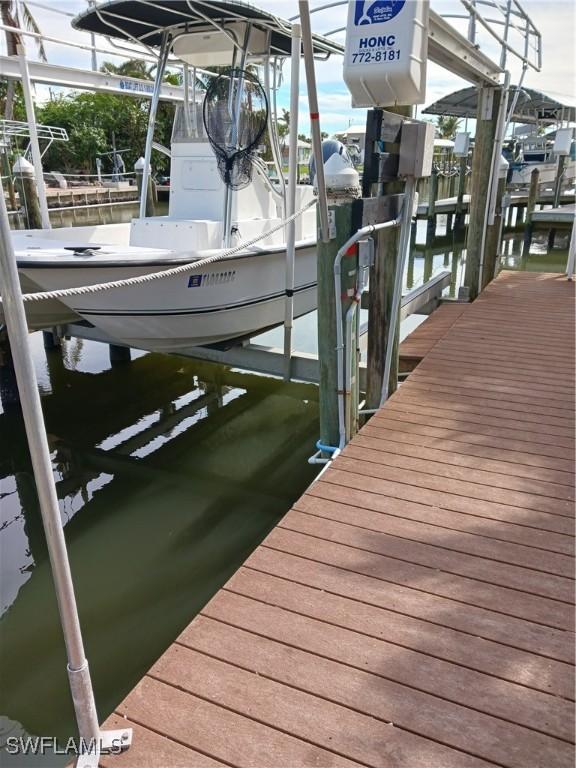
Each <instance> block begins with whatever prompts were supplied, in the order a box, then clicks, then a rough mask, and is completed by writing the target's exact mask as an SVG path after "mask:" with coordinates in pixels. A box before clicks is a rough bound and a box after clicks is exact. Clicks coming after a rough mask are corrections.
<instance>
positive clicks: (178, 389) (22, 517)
mask: <svg viewBox="0 0 576 768" xmlns="http://www.w3.org/2000/svg"><path fill="white" fill-rule="evenodd" d="M38 336H39V334H37V335H36V337H35V339H34V342H35V359H36V364H37V367H38V369H39V372H40V373H41V382H42V390H43V398H42V401H43V409H44V414H45V419H46V425H47V431H48V433H49V442H50V449H51V452H52V461H53V467H54V478H55V480H56V487H57V492H58V498H59V500H60V507H61V514H62V519H63V522H64V524H65V531H66V538H67V541H68V545H69V551H70V558H71V564H72V569H73V574H74V579H75V584H76V591H77V596H78V603H79V608H80V613H81V620H82V624H83V628H84V631H85V636H86V646H87V653H88V657H89V659H90V664H91V669H92V676H93V680H94V684H95V692H96V698H97V702H98V706H99V711H100V714H101V715H102V716H106V714H107V713H108V712H110V711H111V710H112V708H113V707H114V706H115V704H117V703H118V702H119V701H120V700H121V699H122V698H123V697H124V696H125V695H126V693H127V692H128V691H129V690H130V689H131V688H132V687H133V685H134V684H135V683H136V682H137V680H138V679H139V678H140V677H141V675H142V674H143V673H144V672H145V670H146V669H147V668H148V667H149V666H150V665H151V663H152V662H153V661H154V660H155V659H156V658H157V657H158V656H159V655H160V654H161V653H162V651H163V650H164V649H165V648H166V647H167V645H168V644H169V643H170V642H171V641H173V639H174V638H175V637H176V636H177V634H178V632H179V631H180V630H181V629H182V628H183V627H184V626H185V625H186V624H187V623H188V622H189V621H190V619H191V618H192V617H193V616H194V615H195V613H196V612H197V611H198V610H199V609H200V608H201V607H202V605H203V604H204V603H205V602H206V601H207V600H208V599H209V598H210V596H211V595H212V594H213V593H214V592H215V591H216V590H217V589H218V587H219V586H220V585H221V584H222V583H223V582H224V581H226V579H227V578H228V577H229V576H230V575H231V574H232V573H233V571H234V570H236V568H237V567H238V566H239V564H240V563H241V562H242V561H243V560H244V559H245V558H246V557H247V555H248V554H249V553H250V552H251V551H252V549H253V548H254V547H255V546H256V544H257V543H258V542H259V541H260V540H261V539H262V538H263V536H264V535H265V534H266V533H267V532H268V530H269V529H270V528H271V527H272V526H273V525H274V524H275V523H276V522H277V521H278V519H279V518H280V517H281V515H282V514H284V513H285V512H286V510H287V509H288V508H289V506H290V504H291V503H292V501H293V500H294V499H295V498H297V497H298V496H299V495H301V493H302V492H303V490H304V489H305V487H306V486H307V485H308V483H309V482H310V481H311V479H312V477H313V474H314V470H313V469H312V468H311V467H310V466H309V465H308V464H307V462H306V459H307V456H308V454H309V453H310V446H311V445H313V442H314V440H315V439H316V436H317V431H318V424H317V389H316V388H315V387H313V386H305V385H293V384H284V383H282V382H279V381H275V380H270V379H266V378H264V377H258V376H252V375H248V374H245V373H241V372H239V371H234V370H228V369H226V368H224V367H220V366H214V365H212V364H205V365H204V364H201V363H195V362H194V363H193V362H190V361H187V360H183V359H182V358H176V357H167V356H166V357H165V356H159V355H152V354H146V355H142V356H141V357H139V358H138V359H136V360H134V361H133V362H131V363H127V364H123V365H120V366H117V367H113V368H112V367H109V365H108V366H107V367H106V369H101V370H99V371H98V372H95V373H94V372H93V373H86V372H85V371H83V370H81V369H82V367H83V366H86V364H87V361H88V360H89V359H90V358H91V357H92V356H93V354H94V353H95V352H96V345H94V344H92V343H90V342H83V344H81V345H79V344H78V342H77V340H74V341H71V342H66V343H65V346H64V349H63V353H62V354H61V352H60V351H59V350H50V351H46V352H44V350H43V349H42V347H41V344H40V343H39V342H38ZM88 367H90V365H88ZM0 436H1V439H0V494H1V495H0V499H1V513H2V518H1V524H0V525H1V527H0V548H1V554H2V588H1V601H0V606H1V610H2V614H3V615H2V619H1V621H0V643H1V649H2V651H1V659H0V665H1V668H2V679H3V691H4V696H3V705H4V706H3V710H4V711H3V712H2V713H1V714H3V715H5V718H7V719H4V728H2V725H0V730H4V734H5V735H6V733H8V732H9V731H10V732H13V729H14V728H18V727H19V726H18V724H22V727H23V728H24V729H25V730H26V731H27V732H29V733H36V734H44V735H58V736H60V737H62V738H66V737H68V736H69V734H70V733H71V732H73V730H74V727H73V714H72V709H71V704H70V700H69V694H68V685H67V679H66V674H65V663H66V662H65V655H64V649H63V644H62V637H61V631H60V626H59V622H58V618H57V611H56V605H55V599H54V594H53V586H52V582H51V577H50V569H49V564H48V561H47V552H46V547H45V543H44V535H43V531H42V526H41V520H40V515H39V509H38V503H37V498H36V493H35V488H34V482H33V477H32V470H31V466H30V460H29V456H28V452H27V447H26V441H25V437H24V430H23V425H22V420H21V414H20V412H19V410H18V409H17V408H16V407H14V406H10V405H9V404H6V407H5V408H4V410H3V413H2V414H1V415H0ZM14 723H16V725H14ZM10 729H12V730H10ZM4 757H5V756H2V759H0V762H2V765H4V762H3V758H4ZM57 763H58V761H56V762H55V763H54V764H57ZM10 764H12V763H10ZM24 764H26V763H25V762H24V763H20V765H24ZM44 764H45V765H46V764H51V763H49V762H45V763H44Z"/></svg>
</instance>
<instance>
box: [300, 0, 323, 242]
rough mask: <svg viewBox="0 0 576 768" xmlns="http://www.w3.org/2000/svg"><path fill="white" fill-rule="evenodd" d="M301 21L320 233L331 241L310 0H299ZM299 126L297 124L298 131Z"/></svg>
mask: <svg viewBox="0 0 576 768" xmlns="http://www.w3.org/2000/svg"><path fill="white" fill-rule="evenodd" d="M298 10H299V11H300V22H301V24H302V46H303V49H304V66H305V68H306V85H307V90H308V108H309V111H310V129H311V134H312V151H313V153H314V161H315V165H316V186H317V187H318V210H319V213H320V234H321V237H322V241H323V242H324V243H328V242H329V241H330V235H329V226H328V201H327V199H326V182H325V180H324V162H323V160H322V134H321V133H320V113H319V110H318V93H317V90H316V72H315V71H314V46H313V43H312V28H311V26H310V8H309V6H308V0H298ZM297 130H298V127H297V126H296V131H297Z"/></svg>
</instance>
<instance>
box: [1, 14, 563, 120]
mask: <svg viewBox="0 0 576 768" xmlns="http://www.w3.org/2000/svg"><path fill="white" fill-rule="evenodd" d="M408 1H409V2H410V0H408ZM38 2H39V3H40V5H42V6H51V5H53V6H54V8H57V9H58V10H60V11H64V12H66V13H68V14H76V13H79V12H80V11H82V10H84V9H85V8H86V7H87V2H86V0H60V1H59V2H58V3H53V0H38ZM33 3H34V0H31V10H33V12H34V15H35V17H36V19H37V21H38V23H39V25H40V28H41V29H42V31H43V32H44V34H46V35H48V36H54V37H59V38H65V39H66V40H69V41H74V42H78V43H88V42H89V36H88V35H86V34H83V33H79V32H75V31H74V30H72V29H71V27H70V26H69V21H70V19H68V18H66V17H65V16H62V15H59V14H58V15H57V14H55V13H54V12H52V11H50V10H47V9H46V8H45V7H38V6H36V5H33ZM255 4H256V5H259V6H260V7H262V8H265V9H266V10H269V11H271V12H273V13H276V14H277V15H278V16H282V17H283V18H289V17H291V16H293V15H294V14H296V13H297V7H298V6H297V2H296V0H261V1H260V2H258V3H255ZM324 4H326V0H312V2H311V3H310V5H311V7H312V8H314V7H318V6H319V5H324ZM522 6H523V8H524V9H525V10H526V12H527V13H528V14H529V15H530V17H531V18H532V20H533V21H534V23H535V24H536V26H537V27H538V28H539V29H540V31H541V32H542V35H543V68H542V71H541V72H539V73H538V72H532V71H529V72H528V74H527V76H526V79H525V85H527V86H529V87H532V88H536V89H537V90H541V91H544V92H546V93H549V94H550V95H552V96H555V97H556V98H558V99H559V100H560V101H563V102H565V103H569V104H574V103H576V95H575V91H576V78H575V71H576V64H575V58H574V56H575V53H574V52H575V48H576V46H575V42H576V41H575V39H574V38H575V21H576V13H575V4H574V2H573V0H523V2H522ZM431 7H432V8H433V9H434V10H435V11H437V12H438V13H441V14H444V13H454V12H455V13H463V12H464V8H463V5H462V4H461V3H460V1H459V0H432V2H431ZM345 23H346V8H345V7H337V8H331V9H329V10H324V11H320V12H318V13H314V14H313V15H312V24H313V29H314V31H315V32H327V31H329V30H333V29H335V28H338V27H341V26H344V25H345ZM452 23H454V24H455V26H457V25H458V24H460V25H462V24H463V22H459V21H453V22H452ZM457 28H458V27H457ZM460 30H461V31H464V27H463V26H460ZM334 39H337V40H339V41H341V42H343V41H344V36H343V34H340V35H335V36H334ZM479 42H480V44H481V47H482V49H483V50H484V51H485V52H486V53H487V54H488V55H490V56H491V57H492V58H497V55H496V51H495V49H494V45H493V43H492V41H491V39H490V38H489V37H488V35H486V34H483V35H482V34H481V36H480V38H479ZM102 45H103V47H105V48H110V46H109V45H108V44H106V43H105V42H103V43H102ZM46 47H47V50H48V58H49V61H50V62H51V63H59V64H66V65H69V66H78V67H85V68H89V66H90V56H89V53H88V52H85V51H80V50H74V49H70V48H69V49H65V48H63V47H61V46H58V45H55V44H51V43H49V44H47V46H46ZM28 50H29V55H30V57H31V58H35V56H36V54H35V50H34V46H33V44H32V43H28ZM99 59H100V61H103V60H105V59H111V60H114V59H113V56H112V55H105V54H99ZM510 65H511V71H512V82H515V81H516V80H517V78H518V77H519V74H520V65H519V63H518V62H517V61H515V60H513V59H511V60H510ZM289 71H290V68H289V65H288V66H285V73H284V74H285V77H286V78H288V77H289ZM0 74H1V73H0ZM317 79H318V89H319V102H320V113H321V124H322V129H323V130H326V131H327V132H329V133H332V132H334V131H338V130H342V129H344V128H346V127H348V125H349V124H351V123H353V124H362V123H363V122H364V120H365V110H362V109H352V108H351V105H350V95H349V93H348V91H347V90H346V86H345V85H344V83H343V81H342V63H341V60H340V59H339V58H338V57H332V58H331V59H330V61H329V62H326V63H319V64H318V65H317ZM467 85H468V83H466V82H465V81H463V80H461V79H460V78H458V77H456V76H454V75H452V74H451V73H450V72H448V71H446V70H444V69H442V68H440V67H439V66H437V65H435V64H432V63H429V67H428V83H427V94H426V103H427V104H429V103H431V102H433V101H435V100H436V99H438V98H439V97H440V96H442V95H445V94H447V93H450V92H451V91H454V90H457V89H458V88H464V87H466V86H467ZM300 93H301V96H300V120H299V132H301V133H306V134H309V120H308V118H307V112H308V110H307V98H306V87H305V79H304V73H303V67H302V72H301V90H300ZM38 96H39V97H40V98H42V97H45V96H46V91H45V89H41V88H38ZM288 100H289V90H288V82H286V83H285V84H284V86H283V87H282V89H281V91H280V93H279V99H278V102H279V105H280V106H281V107H287V106H288Z"/></svg>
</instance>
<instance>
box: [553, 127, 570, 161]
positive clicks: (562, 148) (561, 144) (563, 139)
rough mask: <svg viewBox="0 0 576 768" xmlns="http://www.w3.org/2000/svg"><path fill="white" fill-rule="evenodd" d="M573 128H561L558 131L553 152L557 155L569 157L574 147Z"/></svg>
mask: <svg viewBox="0 0 576 768" xmlns="http://www.w3.org/2000/svg"><path fill="white" fill-rule="evenodd" d="M572 132H573V129H572V128H559V129H558V130H557V131H556V138H555V139H554V147H553V148H552V152H554V154H555V155H569V154H570V147H571V146H572Z"/></svg>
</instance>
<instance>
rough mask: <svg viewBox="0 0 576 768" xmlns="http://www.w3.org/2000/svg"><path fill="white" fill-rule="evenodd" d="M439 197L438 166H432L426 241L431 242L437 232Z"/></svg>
mask: <svg viewBox="0 0 576 768" xmlns="http://www.w3.org/2000/svg"><path fill="white" fill-rule="evenodd" d="M437 198H438V167H437V166H434V167H433V168H432V175H431V176H430V180H429V184H428V215H427V217H426V218H427V219H428V221H427V222H426V242H427V243H430V242H431V241H432V239H433V237H434V235H435V234H436V200H437Z"/></svg>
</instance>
